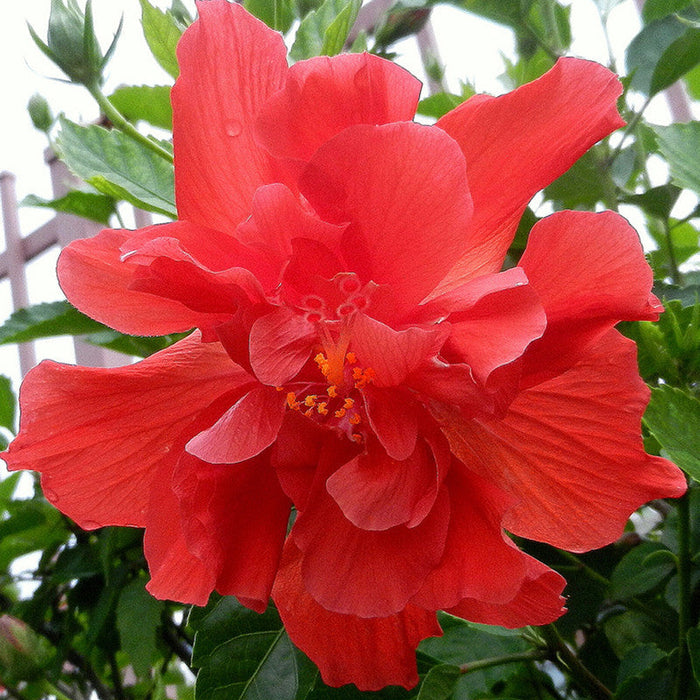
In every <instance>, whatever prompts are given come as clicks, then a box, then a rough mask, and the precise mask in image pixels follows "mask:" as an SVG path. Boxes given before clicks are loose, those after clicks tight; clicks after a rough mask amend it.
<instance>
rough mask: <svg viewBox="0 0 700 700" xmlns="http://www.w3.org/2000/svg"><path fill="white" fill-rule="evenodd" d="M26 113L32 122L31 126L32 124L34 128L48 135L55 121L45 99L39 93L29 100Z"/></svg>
mask: <svg viewBox="0 0 700 700" xmlns="http://www.w3.org/2000/svg"><path fill="white" fill-rule="evenodd" d="M27 111H28V112H29V118H30V119H31V120H32V124H34V128H36V129H38V130H39V131H43V132H44V133H45V134H48V132H49V130H50V129H51V127H52V126H53V123H54V121H55V120H54V116H53V114H52V113H51V108H50V107H49V103H48V102H47V101H46V98H44V97H43V96H42V95H40V94H39V93H34V94H33V95H32V96H31V97H30V98H29V103H28V104H27Z"/></svg>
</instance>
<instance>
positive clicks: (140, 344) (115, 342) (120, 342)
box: [83, 327, 186, 357]
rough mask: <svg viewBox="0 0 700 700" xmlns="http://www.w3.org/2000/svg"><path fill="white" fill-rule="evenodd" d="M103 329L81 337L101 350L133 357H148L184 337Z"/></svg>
mask: <svg viewBox="0 0 700 700" xmlns="http://www.w3.org/2000/svg"><path fill="white" fill-rule="evenodd" d="M103 328H104V330H101V331H99V332H97V333H90V334H89V335H86V336H83V340H85V342H87V343H90V344H91V345H99V346H100V347H102V348H107V349H108V350H114V351H116V352H121V353H124V354H125V355H133V356H135V357H148V356H149V355H152V354H153V353H154V352H158V351H159V350H163V349H164V348H167V347H168V346H170V345H172V344H173V343H174V342H176V341H177V340H180V339H181V338H183V337H184V336H185V335H186V334H185V333H176V334H173V335H164V336H153V337H145V336H134V335H124V334H123V333H119V332H118V331H113V330H112V329H111V328H106V327H103Z"/></svg>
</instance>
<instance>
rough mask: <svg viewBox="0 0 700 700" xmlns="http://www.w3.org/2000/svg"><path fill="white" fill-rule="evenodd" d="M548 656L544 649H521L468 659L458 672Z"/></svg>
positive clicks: (468, 671)
mask: <svg viewBox="0 0 700 700" xmlns="http://www.w3.org/2000/svg"><path fill="white" fill-rule="evenodd" d="M547 657H548V651H547V650H546V649H538V650H533V651H521V652H518V653H516V654H505V655H504V656H492V657H490V658H488V659H479V661H469V662H468V663H466V664H462V665H461V666H460V667H459V670H460V673H471V672H472V671H481V670H482V669H484V668H491V667H492V666H501V665H502V664H512V663H516V662H518V661H544V659H546V658H547Z"/></svg>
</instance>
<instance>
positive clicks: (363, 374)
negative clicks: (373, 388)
mask: <svg viewBox="0 0 700 700" xmlns="http://www.w3.org/2000/svg"><path fill="white" fill-rule="evenodd" d="M375 376H376V372H375V371H374V370H373V369H372V368H371V367H368V368H367V369H362V368H360V367H353V368H352V378H353V380H354V381H355V389H364V388H365V387H366V386H367V385H368V384H371V383H372V382H373V381H374V378H375Z"/></svg>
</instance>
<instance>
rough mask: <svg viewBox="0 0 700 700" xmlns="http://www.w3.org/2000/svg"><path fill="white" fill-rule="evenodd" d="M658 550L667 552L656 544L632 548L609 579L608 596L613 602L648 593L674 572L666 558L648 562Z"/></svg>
mask: <svg viewBox="0 0 700 700" xmlns="http://www.w3.org/2000/svg"><path fill="white" fill-rule="evenodd" d="M660 550H665V551H668V550H667V549H666V548H665V547H664V546H663V545H662V544H659V543H658V542H642V543H641V544H639V545H638V546H636V547H633V548H632V549H631V550H630V551H629V552H627V554H625V556H624V557H622V560H621V561H620V563H619V564H618V565H617V567H615V570H614V571H613V574H612V577H611V579H610V591H609V595H610V597H611V598H612V599H613V600H627V599H629V598H634V597H635V596H638V595H641V594H642V593H646V592H647V591H650V590H651V589H652V588H654V587H655V586H657V585H659V584H660V583H661V582H662V581H663V580H664V579H665V578H666V577H667V576H669V575H670V574H671V572H672V571H673V570H674V568H675V567H674V564H673V562H672V561H670V560H669V559H667V558H662V559H660V560H659V559H657V560H649V556H650V555H651V554H653V553H654V552H658V551H660Z"/></svg>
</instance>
